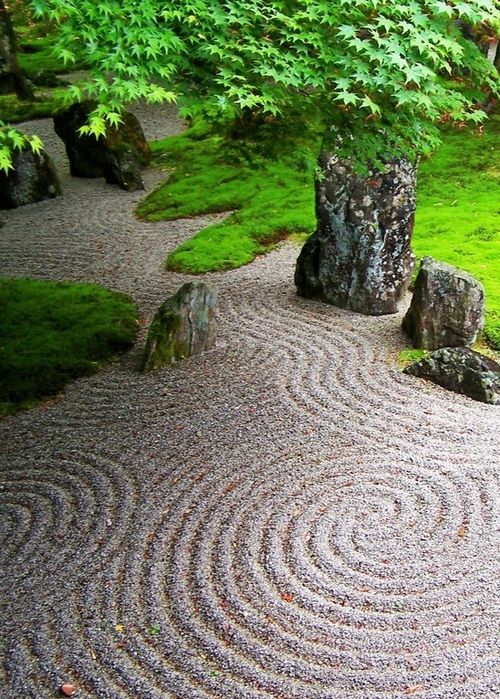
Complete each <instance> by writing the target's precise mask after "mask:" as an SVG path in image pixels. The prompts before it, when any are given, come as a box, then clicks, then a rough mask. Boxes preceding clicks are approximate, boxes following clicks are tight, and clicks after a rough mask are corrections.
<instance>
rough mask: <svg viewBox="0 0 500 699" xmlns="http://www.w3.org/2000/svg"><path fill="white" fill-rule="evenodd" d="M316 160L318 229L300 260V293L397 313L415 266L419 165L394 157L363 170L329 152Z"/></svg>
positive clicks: (357, 307) (297, 273) (338, 303)
mask: <svg viewBox="0 0 500 699" xmlns="http://www.w3.org/2000/svg"><path fill="white" fill-rule="evenodd" d="M319 165H320V168H321V171H322V177H321V178H320V179H319V180H318V181H317V182H316V218H317V230H316V232H315V233H314V234H313V235H312V236H311V238H309V240H308V241H307V242H306V244H305V245H304V247H303V249H302V251H301V253H300V256H299V258H298V260H297V266H296V270H295V284H296V286H297V292H298V294H299V295H300V296H305V297H308V298H318V299H321V300H322V301H326V302H327V303H331V304H333V305H335V306H340V307H342V308H349V309H351V310H353V311H357V312H358V313H366V314H369V315H382V314H385V313H395V312H396V311H397V304H398V301H399V300H400V298H401V297H402V296H403V294H404V293H405V292H406V289H407V287H408V282H409V278H410V275H411V272H412V270H413V265H414V256H413V254H412V251H411V247H410V245H411V235H412V231H413V221H414V212H415V187H416V166H415V165H413V164H412V163H410V162H408V161H406V160H398V161H394V162H390V163H387V165H386V171H385V172H384V173H380V172H377V171H375V170H374V171H372V172H370V173H369V174H367V175H361V174H358V173H357V172H356V171H355V170H354V167H353V164H352V163H351V162H350V161H349V160H346V159H342V158H338V157H337V156H334V155H331V154H330V153H329V152H326V151H324V152H323V153H322V154H321V156H320V161H319Z"/></svg>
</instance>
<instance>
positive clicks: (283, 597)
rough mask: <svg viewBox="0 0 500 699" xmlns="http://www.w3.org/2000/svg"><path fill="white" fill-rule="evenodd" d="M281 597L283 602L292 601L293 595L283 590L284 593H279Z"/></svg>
mask: <svg viewBox="0 0 500 699" xmlns="http://www.w3.org/2000/svg"><path fill="white" fill-rule="evenodd" d="M281 597H282V599H284V600H285V602H293V595H291V594H290V593H289V592H285V594H284V595H281Z"/></svg>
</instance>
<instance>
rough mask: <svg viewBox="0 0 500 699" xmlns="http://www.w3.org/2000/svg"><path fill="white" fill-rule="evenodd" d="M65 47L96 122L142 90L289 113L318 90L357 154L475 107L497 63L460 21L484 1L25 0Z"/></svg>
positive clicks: (434, 136)
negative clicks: (82, 62) (79, 63)
mask: <svg viewBox="0 0 500 699" xmlns="http://www.w3.org/2000/svg"><path fill="white" fill-rule="evenodd" d="M32 4H33V6H34V8H35V10H36V11H37V12H38V13H39V14H41V15H44V16H47V17H49V18H50V19H52V20H55V21H56V22H57V23H58V24H59V28H60V36H59V45H60V52H61V55H63V56H64V57H65V58H68V59H69V57H70V56H71V55H72V54H77V53H81V52H82V51H83V53H85V54H86V56H87V57H88V60H89V62H90V63H91V64H92V65H93V71H92V77H91V79H90V80H89V81H88V82H87V83H86V85H85V86H84V88H83V89H84V92H85V93H86V94H87V95H88V96H90V97H94V98H96V99H97V100H98V101H99V103H100V105H101V107H100V109H99V111H98V112H96V113H95V114H94V115H93V117H92V119H91V122H90V126H89V128H90V131H91V132H93V133H95V134H98V133H100V132H101V131H102V128H103V125H106V123H115V122H116V118H117V117H116V115H117V114H119V113H120V109H121V108H122V106H123V105H124V104H126V103H127V102H130V101H134V100H137V99H146V100H148V101H150V102H159V101H174V100H175V99H177V98H178V97H179V96H186V95H188V96H192V95H193V94H195V95H197V96H198V97H201V98H202V99H204V100H209V101H210V103H211V104H212V105H213V107H214V109H218V110H225V111H226V112H227V113H233V114H235V113H236V112H238V111H245V110H250V111H252V112H254V113H255V112H260V113H262V114H271V115H279V114H284V115H286V112H287V108H288V106H289V105H290V102H291V101H292V100H293V99H297V96H300V97H301V98H303V99H304V100H307V99H310V100H311V101H313V100H316V102H318V101H319V102H320V104H321V109H322V110H323V112H324V114H325V117H326V118H327V119H328V120H329V123H331V124H332V126H333V128H334V134H335V137H336V139H337V147H338V148H339V149H340V150H343V151H345V154H350V155H354V156H356V157H359V158H361V159H366V158H373V157H376V156H384V155H388V154H391V153H393V152H396V151H398V152H401V150H402V151H403V152H405V153H407V154H408V155H416V154H417V153H421V152H426V151H428V150H429V149H432V148H433V147H434V145H436V142H437V140H438V133H437V129H436V124H437V123H438V122H439V121H440V120H443V119H444V120H455V121H472V122H476V121H478V120H479V119H482V118H484V114H482V113H481V112H480V111H478V104H480V102H481V100H483V101H484V100H485V95H486V96H489V95H491V94H492V93H496V94H498V90H499V88H498V73H497V71H496V69H495V68H494V66H493V65H492V64H491V63H490V62H489V61H488V60H487V59H486V57H485V56H483V55H482V53H481V51H480V50H479V49H478V48H477V47H476V46H475V45H474V44H473V43H472V42H471V41H469V40H468V39H466V38H465V37H464V35H463V33H462V32H461V29H460V22H467V23H469V24H471V25H478V24H481V23H487V24H488V26H489V27H490V29H491V28H492V27H495V26H496V27H498V26H499V24H498V23H499V20H500V12H499V10H498V8H497V6H496V3H495V2H494V1H493V0H463V1H462V2H453V1H452V0H402V1H401V2H394V0H141V2H139V3H138V2H137V0H100V2H95V0H33V3H32Z"/></svg>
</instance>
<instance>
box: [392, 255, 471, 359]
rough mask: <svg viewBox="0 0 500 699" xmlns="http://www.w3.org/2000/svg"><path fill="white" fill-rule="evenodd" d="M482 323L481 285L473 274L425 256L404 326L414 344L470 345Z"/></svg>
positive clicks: (423, 346)
mask: <svg viewBox="0 0 500 699" xmlns="http://www.w3.org/2000/svg"><path fill="white" fill-rule="evenodd" d="M483 324H484V289H483V287H482V285H481V284H480V283H479V282H478V281H477V279H475V278H474V277H473V276H472V275H470V274H468V273H467V272H464V271H463V270H460V269H457V268H456V267H452V266H451V265H448V264H446V263H445V262H437V261H436V260H433V259H432V257H424V259H423V260H422V262H421V265H420V269H419V271H418V274H417V278H416V280H415V288H414V290H413V297H412V300H411V305H410V308H409V309H408V312H407V313H406V315H405V317H404V319H403V330H404V331H405V332H406V333H407V334H408V335H409V336H410V338H411V340H412V342H413V344H414V346H415V347H421V348H422V349H429V350H435V349H439V348H440V347H461V346H468V345H471V344H472V343H473V342H474V341H475V339H476V338H477V336H478V334H479V332H480V331H481V329H482V327H483Z"/></svg>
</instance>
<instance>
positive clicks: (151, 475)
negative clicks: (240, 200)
mask: <svg viewBox="0 0 500 699" xmlns="http://www.w3.org/2000/svg"><path fill="white" fill-rule="evenodd" d="M89 186H90V190H91V192H92V206H91V207H90V208H89V207H88V206H86V204H88V201H89V199H88V197H87V199H86V200H85V197H83V196H82V192H83V191H85V192H88V191H89V190H88V187H89ZM67 189H68V192H69V193H68V198H67V200H65V199H61V200H56V202H48V203H47V204H43V205H40V207H26V209H25V210H24V211H17V212H12V214H9V216H10V218H9V220H8V222H7V225H6V226H5V227H4V229H2V231H3V232H2V236H3V234H4V233H5V237H4V238H3V241H4V242H3V245H4V247H5V249H7V247H8V248H9V249H11V250H12V254H10V255H9V256H8V257H7V258H6V260H5V262H2V265H3V270H4V272H8V273H12V272H15V273H18V274H22V273H25V270H26V271H27V272H29V273H31V274H33V273H35V274H36V269H38V267H37V265H38V266H39V265H40V258H39V252H40V248H39V247H37V245H36V242H37V241H38V242H39V243H40V244H41V245H42V246H45V247H44V248H43V249H44V250H45V253H44V254H45V256H46V260H45V262H46V267H45V268H44V270H41V268H40V274H39V276H42V277H51V276H52V277H54V278H58V277H60V278H82V279H89V280H95V279H99V280H100V281H102V282H103V283H105V284H108V285H110V286H114V287H115V288H118V289H122V290H124V291H127V292H128V293H132V294H133V296H134V298H135V299H136V300H137V301H138V302H139V303H140V304H141V311H142V312H143V314H144V319H143V322H144V324H145V323H146V321H147V319H148V317H149V316H150V314H151V312H152V310H153V309H154V308H155V307H156V306H157V305H158V304H159V303H160V302H161V301H162V300H163V299H164V298H165V296H166V295H168V294H169V293H172V291H173V290H175V289H176V288H178V286H180V284H181V283H183V282H184V281H185V279H184V278H183V277H181V276H180V275H170V274H167V273H166V272H165V271H163V270H162V267H161V261H162V259H163V258H164V256H165V253H166V251H167V250H168V249H169V246H173V245H174V244H176V243H177V242H178V240H179V239H181V238H182V237H183V236H187V235H190V234H191V231H192V228H193V225H194V223H193V222H189V223H188V224H186V225H184V223H183V222H175V223H172V224H159V226H156V225H154V226H152V227H151V228H148V227H147V226H146V225H145V224H143V223H140V222H138V221H135V220H134V218H133V215H132V212H133V205H134V201H135V198H134V197H136V195H135V194H134V195H128V194H124V193H115V194H110V190H109V188H105V189H104V190H103V192H102V194H101V193H100V192H99V187H97V186H96V183H91V184H90V185H89V183H87V182H85V181H83V182H82V183H80V184H78V183H77V182H73V183H71V184H68V187H67ZM79 197H80V198H79ZM80 199H81V201H80ZM79 201H80V203H79ZM57 207H59V208H57ZM78 207H80V208H78ZM57 212H58V218H57V220H56V223H55V222H54V221H55V218H54V216H55V213H57ZM35 214H36V218H37V227H36V229H35V228H34V227H33V226H31V225H26V224H27V223H28V222H29V221H33V220H34V218H33V217H34V216H35ZM45 214H50V216H49V215H48V217H47V219H44V215H45ZM77 220H78V222H79V228H78V235H73V234H72V233H71V231H72V230H73V229H74V230H76V228H74V226H75V225H76V224H75V221H77ZM43 241H46V242H45V243H44V242H43ZM101 244H102V246H103V247H102V248H99V247H97V246H98V245H101ZM16 251H17V252H18V253H20V254H19V255H18V257H17V258H16ZM79 251H80V253H81V254H79ZM120 251H121V253H120ZM69 253H70V254H69ZM296 255H297V250H296V249H295V248H293V247H292V246H288V247H287V246H285V247H282V248H280V249H279V250H277V251H275V252H274V253H272V254H271V255H269V256H267V257H266V258H260V259H259V260H257V261H256V262H254V263H253V264H252V265H250V266H248V267H246V268H242V269H240V270H235V271H233V272H230V273H227V274H220V275H211V276H210V279H211V281H213V283H214V284H216V285H217V286H218V287H219V294H220V315H219V321H220V333H219V340H218V346H217V348H216V349H215V350H214V351H212V352H210V353H207V354H205V355H203V356H201V357H198V358H193V359H191V360H189V361H187V362H185V363H184V364H182V365H179V366H177V367H175V368H173V369H170V370H169V369H167V370H165V371H162V372H158V373H155V374H148V375H141V374H139V373H138V372H137V360H138V357H139V354H140V352H139V350H138V349H135V350H134V351H133V352H132V353H131V354H130V355H129V356H128V357H127V358H126V359H125V360H124V361H123V362H121V363H118V364H116V365H115V366H112V367H110V368H108V369H107V370H105V371H103V372H102V373H100V374H99V375H97V376H95V377H91V378H88V379H84V380H81V381H79V382H76V383H75V384H74V385H72V386H71V387H69V388H68V389H67V391H66V392H65V395H64V397H63V398H62V399H60V400H58V401H55V402H53V403H52V404H49V405H47V406H43V407H39V408H36V409H34V410H31V411H28V412H26V413H24V414H21V415H19V416H16V417H13V418H9V419H8V420H5V421H4V422H3V423H2V424H1V425H0V431H1V433H2V434H1V440H2V441H1V444H2V450H1V451H2V455H1V461H0V563H1V566H2V596H1V607H0V608H1V611H2V623H1V624H0V636H1V640H2V645H1V652H2V656H3V663H2V666H1V667H2V671H1V673H0V686H1V691H0V695H1V696H2V697H4V696H5V697H6V699H14V697H16V698H17V697H20V696H27V697H36V698H37V699H39V698H45V697H47V698H50V697H54V696H57V694H58V692H59V688H60V686H61V684H62V682H70V683H72V684H73V685H74V686H75V687H76V690H77V694H76V695H75V696H78V697H85V698H86V699H87V698H89V699H90V698H93V697H98V698H100V699H132V698H134V699H135V698H141V699H146V698H147V699H160V698H161V699H164V698H165V697H166V698H173V699H191V698H193V699H208V698H213V699H215V698H218V697H220V698H225V697H228V698H231V699H246V698H248V699H272V698H274V699H349V697H353V698H356V699H373V698H378V697H380V698H381V699H389V698H390V699H404V697H406V696H418V697H425V699H479V698H485V699H492V698H493V697H496V696H497V695H498V694H499V692H500V667H499V658H498V647H499V646H498V640H499V637H498V628H499V610H498V599H499V592H500V586H499V583H498V577H499V576H498V570H499V568H500V566H499V563H500V561H499V543H500V541H499V511H498V510H499V471H500V467H499V465H500V429H499V428H500V417H499V413H498V410H497V409H496V408H494V407H492V406H483V405H481V404H478V403H474V402H473V401H470V400H468V399H466V398H463V397H459V396H454V395H452V394H449V393H447V392H446V391H444V390H441V389H439V388H437V387H433V386H430V385H429V384H426V383H424V382H422V381H418V380H416V379H413V378H411V377H406V376H403V375H402V374H401V373H400V371H399V369H398V367H397V365H396V364H395V361H394V354H395V352H396V351H397V349H398V348H400V347H401V346H402V338H401V336H400V334H399V330H398V328H399V323H400V319H399V318H397V317H391V318H363V317H361V316H357V315H355V314H352V313H349V312H346V311H341V310H339V309H334V308H331V307H327V306H324V305H322V304H319V303H315V302H310V301H306V300H304V299H299V298H297V297H296V296H295V295H294V292H293V288H292V285H291V279H292V270H293V262H294V259H295V257H296ZM71 257H74V259H75V262H74V265H73V266H72V261H71V259H70V258H71ZM143 334H144V329H143V330H142V335H141V337H142V336H143Z"/></svg>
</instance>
